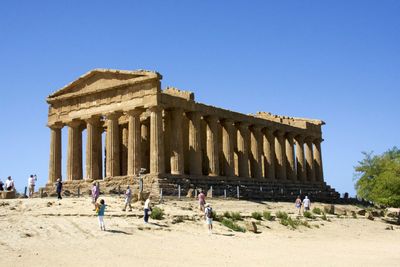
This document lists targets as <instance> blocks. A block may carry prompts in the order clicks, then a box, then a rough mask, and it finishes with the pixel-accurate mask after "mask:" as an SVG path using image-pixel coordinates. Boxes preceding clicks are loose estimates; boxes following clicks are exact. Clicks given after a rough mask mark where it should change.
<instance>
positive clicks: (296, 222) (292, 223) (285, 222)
mask: <svg viewBox="0 0 400 267" xmlns="http://www.w3.org/2000/svg"><path fill="white" fill-rule="evenodd" d="M280 222H281V224H282V225H284V226H290V227H291V228H292V229H296V228H297V226H299V224H300V220H298V219H295V220H293V219H292V218H291V217H287V218H286V219H284V218H282V219H281V220H280Z"/></svg>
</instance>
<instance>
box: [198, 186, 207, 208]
mask: <svg viewBox="0 0 400 267" xmlns="http://www.w3.org/2000/svg"><path fill="white" fill-rule="evenodd" d="M198 199H199V209H200V210H201V211H202V212H204V205H205V204H206V195H205V194H204V193H203V190H201V191H200V194H199V196H198Z"/></svg>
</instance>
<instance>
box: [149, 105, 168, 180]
mask: <svg viewBox="0 0 400 267" xmlns="http://www.w3.org/2000/svg"><path fill="white" fill-rule="evenodd" d="M149 110H150V173H151V174H163V173H164V172H165V161H164V159H165V155H164V135H163V130H162V108H161V107H160V106H152V107H150V108H149Z"/></svg>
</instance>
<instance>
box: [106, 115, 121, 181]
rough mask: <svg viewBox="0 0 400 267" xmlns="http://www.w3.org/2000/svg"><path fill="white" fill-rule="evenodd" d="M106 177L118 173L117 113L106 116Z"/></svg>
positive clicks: (117, 174)
mask: <svg viewBox="0 0 400 267" xmlns="http://www.w3.org/2000/svg"><path fill="white" fill-rule="evenodd" d="M106 117H107V141H106V145H107V149H106V152H107V168H106V170H107V174H106V176H107V177H114V176H119V175H120V158H119V156H120V154H119V151H120V144H119V125H118V117H119V114H118V113H110V114H108V115H107V116H106Z"/></svg>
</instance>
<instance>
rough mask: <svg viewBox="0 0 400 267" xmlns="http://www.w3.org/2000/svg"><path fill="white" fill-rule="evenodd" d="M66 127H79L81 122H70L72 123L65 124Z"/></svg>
mask: <svg viewBox="0 0 400 267" xmlns="http://www.w3.org/2000/svg"><path fill="white" fill-rule="evenodd" d="M66 125H67V126H68V127H72V128H75V127H79V126H80V125H82V121H81V120H72V121H69V122H67V123H66Z"/></svg>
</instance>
